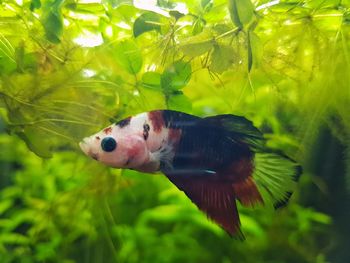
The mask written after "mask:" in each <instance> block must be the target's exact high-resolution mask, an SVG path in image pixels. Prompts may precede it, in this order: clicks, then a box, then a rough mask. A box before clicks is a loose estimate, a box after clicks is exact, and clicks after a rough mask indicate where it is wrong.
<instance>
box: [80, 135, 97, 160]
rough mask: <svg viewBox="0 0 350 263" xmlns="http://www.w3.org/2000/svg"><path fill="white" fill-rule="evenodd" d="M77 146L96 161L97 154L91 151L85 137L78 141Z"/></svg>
mask: <svg viewBox="0 0 350 263" xmlns="http://www.w3.org/2000/svg"><path fill="white" fill-rule="evenodd" d="M79 147H80V149H81V150H82V151H83V152H84V153H85V154H86V155H87V156H89V157H91V158H92V159H94V160H96V161H98V154H97V153H94V152H92V151H91V149H90V147H89V144H88V142H87V138H84V139H83V140H82V141H81V142H79Z"/></svg>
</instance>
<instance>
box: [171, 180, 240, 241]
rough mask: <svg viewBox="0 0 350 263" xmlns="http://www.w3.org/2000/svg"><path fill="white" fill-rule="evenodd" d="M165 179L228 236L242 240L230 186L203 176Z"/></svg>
mask: <svg viewBox="0 0 350 263" xmlns="http://www.w3.org/2000/svg"><path fill="white" fill-rule="evenodd" d="M167 177H168V178H169V179H170V181H171V182H172V183H174V184H175V185H176V186H177V187H178V188H179V189H180V190H182V191H183V192H185V194H186V195H187V196H188V197H189V198H190V199H191V201H192V202H193V203H194V204H196V206H197V207H198V208H199V209H200V210H202V211H203V212H205V213H206V214H207V216H208V217H209V218H210V219H211V220H213V221H214V222H215V223H217V224H218V225H219V226H221V227H222V228H223V229H224V230H225V231H226V232H227V233H228V234H229V235H230V236H234V237H238V238H239V239H244V236H243V233H242V232H241V230H240V220H239V215H238V211H237V206H236V201H235V196H234V191H233V189H232V185H231V184H227V183H220V182H216V181H213V180H210V179H208V178H206V177H205V176H204V177H201V178H200V177H196V178H188V177H187V178H183V177H176V175H167Z"/></svg>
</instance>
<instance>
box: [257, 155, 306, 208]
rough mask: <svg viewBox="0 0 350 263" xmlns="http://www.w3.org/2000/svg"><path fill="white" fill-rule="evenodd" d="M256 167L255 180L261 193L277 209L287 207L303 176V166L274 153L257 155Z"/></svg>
mask: <svg viewBox="0 0 350 263" xmlns="http://www.w3.org/2000/svg"><path fill="white" fill-rule="evenodd" d="M254 166H255V169H254V173H253V178H254V181H255V182H256V184H257V187H258V189H259V190H260V192H261V193H265V195H264V196H266V197H267V198H268V199H270V200H271V201H272V202H273V205H274V207H275V208H279V207H282V206H284V205H286V204H287V202H288V200H289V198H290V197H291V195H292V192H293V191H294V190H295V186H296V182H297V181H298V179H299V177H300V175H301V172H302V169H301V166H300V165H299V164H298V163H296V162H295V161H293V160H291V159H290V158H288V157H286V156H284V155H283V154H279V153H273V152H267V153H263V152H257V153H255V158H254Z"/></svg>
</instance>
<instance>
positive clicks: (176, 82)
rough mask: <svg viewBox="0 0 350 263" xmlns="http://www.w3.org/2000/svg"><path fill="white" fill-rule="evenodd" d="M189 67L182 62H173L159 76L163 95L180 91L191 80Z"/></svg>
mask: <svg viewBox="0 0 350 263" xmlns="http://www.w3.org/2000/svg"><path fill="white" fill-rule="evenodd" d="M191 73H192V69H191V65H190V63H186V62H184V61H182V60H179V61H176V62H174V63H173V64H172V65H171V66H170V67H168V68H167V69H166V70H165V71H164V72H163V74H162V76H161V86H162V89H163V91H164V92H165V93H168V92H170V91H175V90H179V89H182V88H183V87H185V86H186V84H187V83H188V81H189V80H190V78H191Z"/></svg>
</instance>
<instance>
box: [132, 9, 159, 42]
mask: <svg viewBox="0 0 350 263" xmlns="http://www.w3.org/2000/svg"><path fill="white" fill-rule="evenodd" d="M160 18H161V16H160V15H159V14H157V13H154V12H146V13H143V14H142V15H141V16H139V17H138V18H137V19H136V20H135V22H134V30H133V31H134V37H138V36H139V35H141V34H143V33H145V32H148V31H152V30H156V31H159V32H160V25H159V21H160Z"/></svg>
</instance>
